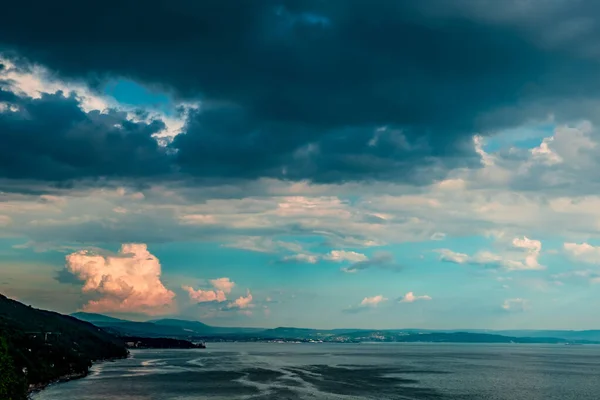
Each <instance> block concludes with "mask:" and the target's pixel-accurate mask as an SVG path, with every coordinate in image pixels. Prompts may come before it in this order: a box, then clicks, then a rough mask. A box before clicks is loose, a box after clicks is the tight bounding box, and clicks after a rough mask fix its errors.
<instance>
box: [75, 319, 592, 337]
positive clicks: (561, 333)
mask: <svg viewBox="0 0 600 400" xmlns="http://www.w3.org/2000/svg"><path fill="white" fill-rule="evenodd" d="M72 316H73V317H75V318H78V319H81V320H83V321H87V322H90V323H93V324H94V325H96V326H99V327H102V328H103V329H105V330H107V331H109V332H112V333H114V334H117V335H121V336H145V337H170V338H182V339H188V340H205V341H271V340H286V341H324V342H476V343H481V342H486V343H510V342H514V343H600V330H584V331H568V330H498V331H493V330H481V329H455V330H430V329H389V330H374V329H307V328H293V327H280V328H274V329H264V328H236V327H234V328H229V327H216V326H210V325H207V324H205V323H202V322H199V321H188V320H180V319H157V320H152V321H147V322H134V321H127V320H123V319H118V318H112V317H108V316H106V315H102V314H91V313H83V312H78V313H75V314H72Z"/></svg>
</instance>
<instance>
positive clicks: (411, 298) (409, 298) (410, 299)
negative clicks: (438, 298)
mask: <svg viewBox="0 0 600 400" xmlns="http://www.w3.org/2000/svg"><path fill="white" fill-rule="evenodd" d="M419 300H431V296H428V295H426V294H424V295H422V296H416V295H415V294H414V293H413V292H408V293H406V294H405V295H404V296H403V297H401V298H400V302H401V303H414V302H415V301H419Z"/></svg>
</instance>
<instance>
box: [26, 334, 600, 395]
mask: <svg viewBox="0 0 600 400" xmlns="http://www.w3.org/2000/svg"><path fill="white" fill-rule="evenodd" d="M208 346H209V348H208V349H206V350H191V351H190V350H139V351H133V352H132V355H131V358H130V359H127V360H121V361H116V362H108V363H103V364H99V365H96V366H94V368H93V370H92V373H91V374H90V376H89V377H87V378H85V379H80V380H77V381H72V382H68V383H64V384H58V385H54V386H51V387H50V388H48V389H46V390H45V391H43V392H41V393H39V394H37V395H35V396H34V399H35V400H107V399H123V400H193V399H198V400H201V399H210V400H218V399H228V400H237V399H249V400H250V399H252V400H267V399H274V400H275V399H277V400H286V399H290V400H292V399H340V400H342V399H348V400H350V399H374V400H383V399H489V400H501V399H502V400H505V399H506V400H538V399H539V400H554V399H556V400H570V399H573V400H575V399H577V400H583V399H594V400H597V399H600V346H563V345H549V346H546V345H479V344H477V345H475V344H270V343H221V344H217V343H209V344H208Z"/></svg>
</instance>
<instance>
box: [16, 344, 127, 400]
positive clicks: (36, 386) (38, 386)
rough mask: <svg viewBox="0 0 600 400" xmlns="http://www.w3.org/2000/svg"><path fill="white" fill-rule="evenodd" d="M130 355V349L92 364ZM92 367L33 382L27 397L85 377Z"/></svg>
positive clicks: (123, 358) (121, 358) (120, 358)
mask: <svg viewBox="0 0 600 400" xmlns="http://www.w3.org/2000/svg"><path fill="white" fill-rule="evenodd" d="M129 357H130V353H129V351H128V352H127V356H125V357H113V358H106V359H103V360H98V361H94V362H92V366H94V365H96V364H102V363H105V362H113V361H117V360H125V359H127V358H129ZM90 368H91V367H90ZM90 368H88V369H87V370H86V371H85V372H74V373H72V374H67V375H62V376H59V377H58V378H56V379H54V380H52V381H50V382H46V383H32V384H30V385H29V387H28V388H27V398H28V399H33V396H34V395H35V394H37V393H39V392H41V391H43V390H44V389H46V388H47V387H48V386H52V385H55V384H60V383H66V382H70V381H74V380H76V379H82V378H85V377H86V376H88V375H89V374H90Z"/></svg>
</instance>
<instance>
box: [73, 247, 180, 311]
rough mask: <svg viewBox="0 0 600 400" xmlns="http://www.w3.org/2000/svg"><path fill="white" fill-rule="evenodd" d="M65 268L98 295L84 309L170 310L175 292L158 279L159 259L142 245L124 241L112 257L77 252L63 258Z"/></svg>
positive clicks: (83, 251) (88, 252) (87, 289)
mask: <svg viewBox="0 0 600 400" xmlns="http://www.w3.org/2000/svg"><path fill="white" fill-rule="evenodd" d="M66 268H67V270H69V271H70V272H71V273H73V274H75V275H76V276H77V277H78V278H79V279H81V280H82V281H83V282H84V285H83V288H82V291H83V292H84V293H90V294H94V295H96V296H97V298H96V299H94V300H90V301H89V302H88V303H87V304H85V305H84V306H83V310H85V311H88V312H98V313H103V312H136V313H144V314H147V315H161V314H167V313H169V312H172V311H173V308H174V302H173V299H174V297H175V293H173V292H172V291H171V290H169V289H167V288H166V287H165V286H164V285H163V283H162V282H161V280H160V276H161V265H160V262H159V260H158V258H156V257H155V256H154V255H152V254H151V253H150V252H149V251H148V249H147V246H146V245H145V244H142V243H139V244H136V243H131V244H123V245H122V246H121V249H120V250H119V253H118V254H117V255H113V256H103V255H100V254H96V253H93V252H91V251H87V250H81V251H77V252H75V253H72V254H69V255H68V256H67V257H66Z"/></svg>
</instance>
